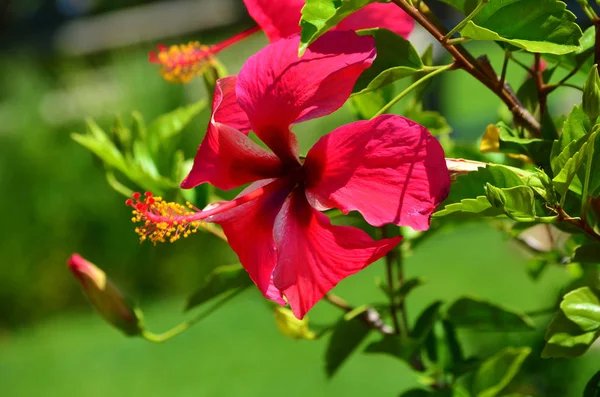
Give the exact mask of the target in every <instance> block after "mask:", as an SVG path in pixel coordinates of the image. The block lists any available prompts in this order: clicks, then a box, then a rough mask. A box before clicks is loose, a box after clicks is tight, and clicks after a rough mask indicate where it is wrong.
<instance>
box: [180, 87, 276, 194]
mask: <svg viewBox="0 0 600 397" xmlns="http://www.w3.org/2000/svg"><path fill="white" fill-rule="evenodd" d="M235 86H236V77H235V76H234V77H226V78H223V79H219V80H218V81H217V85H216V87H215V96H214V99H213V109H212V118H211V121H210V123H209V125H208V130H207V131H206V135H205V136H204V139H203V140H202V143H201V144H200V147H199V148H198V152H197V154H196V157H195V158H194V165H193V167H192V170H191V171H190V173H189V174H188V176H187V177H186V178H185V179H184V180H183V182H182V183H181V187H182V188H184V189H189V188H192V187H194V186H197V185H199V184H201V183H203V182H209V183H211V184H213V185H215V186H216V187H218V188H220V189H231V188H234V187H237V186H240V185H243V184H246V183H248V182H253V181H256V180H260V179H265V178H272V177H277V176H279V175H281V173H282V165H281V161H280V160H279V158H278V157H277V156H276V155H275V154H273V153H271V152H269V151H267V150H265V149H263V148H262V147H260V146H259V145H257V144H256V143H254V142H252V140H250V138H248V136H247V134H248V131H250V123H249V122H248V118H247V117H246V113H244V111H243V110H242V109H241V108H240V106H239V104H238V102H237V98H236V96H235Z"/></svg>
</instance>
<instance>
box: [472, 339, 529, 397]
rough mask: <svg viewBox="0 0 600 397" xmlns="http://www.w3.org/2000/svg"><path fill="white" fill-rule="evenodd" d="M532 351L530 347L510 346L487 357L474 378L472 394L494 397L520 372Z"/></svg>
mask: <svg viewBox="0 0 600 397" xmlns="http://www.w3.org/2000/svg"><path fill="white" fill-rule="evenodd" d="M530 353H531V349H530V348H529V347H520V348H514V347H508V348H506V349H504V350H502V351H500V352H498V353H496V354H495V355H494V356H493V357H491V358H489V359H487V360H486V361H484V362H483V364H482V365H481V366H480V367H479V369H478V370H477V372H476V373H475V376H474V378H473V386H472V390H471V391H472V394H473V395H474V396H476V397H494V396H497V395H498V394H499V393H500V392H502V390H503V389H504V388H505V387H506V386H507V385H508V384H509V383H510V381H511V380H512V379H513V378H514V377H515V376H516V375H517V374H518V373H519V370H520V369H521V366H522V365H523V362H524V361H525V359H526V358H527V356H529V354H530Z"/></svg>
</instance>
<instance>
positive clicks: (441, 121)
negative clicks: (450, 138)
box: [404, 109, 452, 135]
mask: <svg viewBox="0 0 600 397" xmlns="http://www.w3.org/2000/svg"><path fill="white" fill-rule="evenodd" d="M404 117H406V118H409V119H411V120H413V121H416V122H417V123H419V124H421V125H422V126H424V127H425V128H427V129H428V130H429V132H431V134H433V135H444V134H450V133H451V132H452V127H450V124H448V121H447V120H446V118H445V117H444V116H442V115H441V114H440V113H439V112H436V111H434V110H416V109H410V110H407V111H406V112H404Z"/></svg>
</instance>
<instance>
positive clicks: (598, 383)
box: [583, 371, 600, 397]
mask: <svg viewBox="0 0 600 397" xmlns="http://www.w3.org/2000/svg"><path fill="white" fill-rule="evenodd" d="M583 397H600V371H598V372H596V375H594V376H592V379H590V380H589V382H588V383H587V385H586V386H585V390H584V391H583Z"/></svg>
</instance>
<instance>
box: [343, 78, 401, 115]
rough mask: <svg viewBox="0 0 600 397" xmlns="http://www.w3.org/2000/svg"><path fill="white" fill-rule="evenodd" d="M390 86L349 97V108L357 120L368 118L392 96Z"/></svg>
mask: <svg viewBox="0 0 600 397" xmlns="http://www.w3.org/2000/svg"><path fill="white" fill-rule="evenodd" d="M393 94H394V90H393V87H392V86H387V87H384V88H382V89H380V90H377V91H368V92H363V93H361V94H358V95H352V96H351V97H350V101H349V103H350V109H351V110H352V112H353V113H354V115H355V117H356V119H358V120H369V119H371V118H372V117H373V116H375V114H377V112H379V110H381V108H383V107H384V106H385V105H387V104H388V103H389V102H390V101H391V100H392V98H393V97H394V95H393Z"/></svg>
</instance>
